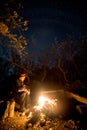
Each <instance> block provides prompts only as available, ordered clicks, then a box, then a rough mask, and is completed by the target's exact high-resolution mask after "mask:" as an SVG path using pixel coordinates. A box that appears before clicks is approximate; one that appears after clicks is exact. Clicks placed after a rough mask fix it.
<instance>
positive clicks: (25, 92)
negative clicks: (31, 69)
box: [15, 73, 30, 112]
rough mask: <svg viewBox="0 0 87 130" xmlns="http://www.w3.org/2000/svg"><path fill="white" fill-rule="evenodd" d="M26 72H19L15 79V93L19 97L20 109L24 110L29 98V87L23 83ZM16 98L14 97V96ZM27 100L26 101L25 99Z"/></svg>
mask: <svg viewBox="0 0 87 130" xmlns="http://www.w3.org/2000/svg"><path fill="white" fill-rule="evenodd" d="M25 79H26V74H25V73H23V74H20V75H19V78H18V79H17V80H16V86H15V89H16V93H17V97H18V98H19V99H18V100H19V104H20V111H21V112H24V111H25V109H26V108H27V106H28V105H29V102H30V101H29V100H30V89H29V88H28V86H27V85H26V84H25ZM15 98H16V97H15ZM27 100H28V101H27Z"/></svg>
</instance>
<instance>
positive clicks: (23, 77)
mask: <svg viewBox="0 0 87 130" xmlns="http://www.w3.org/2000/svg"><path fill="white" fill-rule="evenodd" d="M25 78H26V76H25V75H24V74H23V75H21V76H20V77H19V79H20V80H21V81H22V82H23V81H24V80H25Z"/></svg>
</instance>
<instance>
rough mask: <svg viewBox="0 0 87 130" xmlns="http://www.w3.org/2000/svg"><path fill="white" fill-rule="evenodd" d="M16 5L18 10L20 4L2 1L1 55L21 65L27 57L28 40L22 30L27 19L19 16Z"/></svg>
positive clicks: (26, 24)
mask: <svg viewBox="0 0 87 130" xmlns="http://www.w3.org/2000/svg"><path fill="white" fill-rule="evenodd" d="M13 5H14V6H13ZM16 7H17V11H18V8H19V7H22V6H21V4H18V3H16V2H15V1H14V0H13V1H12V0H9V1H8V3H7V2H3V3H2V8H1V12H0V16H1V17H0V46H1V50H2V51H1V55H5V56H6V57H8V59H9V58H10V60H11V61H12V62H14V63H17V64H20V65H23V61H24V60H25V59H26V58H27V57H29V51H28V49H27V44H28V41H27V39H26V37H25V35H24V31H27V29H28V21H26V20H24V19H23V18H22V17H20V16H19V14H18V12H17V11H16V10H15V8H16ZM27 62H28V61H27Z"/></svg>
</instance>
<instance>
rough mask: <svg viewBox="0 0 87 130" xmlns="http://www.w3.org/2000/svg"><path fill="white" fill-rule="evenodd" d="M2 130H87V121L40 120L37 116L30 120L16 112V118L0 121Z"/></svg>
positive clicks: (47, 118)
mask: <svg viewBox="0 0 87 130" xmlns="http://www.w3.org/2000/svg"><path fill="white" fill-rule="evenodd" d="M0 130H87V120H84V121H80V120H73V119H68V120H64V119H61V118H57V117H46V118H44V119H39V118H38V117H37V115H36V116H35V117H33V118H32V119H29V118H27V116H21V115H20V113H18V112H15V116H14V117H11V118H6V119H4V120H1V121H0Z"/></svg>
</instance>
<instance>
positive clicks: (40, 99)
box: [39, 96, 51, 107]
mask: <svg viewBox="0 0 87 130" xmlns="http://www.w3.org/2000/svg"><path fill="white" fill-rule="evenodd" d="M45 102H47V103H49V104H50V103H51V100H50V99H48V98H46V97H43V96H40V97H39V105H40V106H42V107H43V105H44V104H45Z"/></svg>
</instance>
